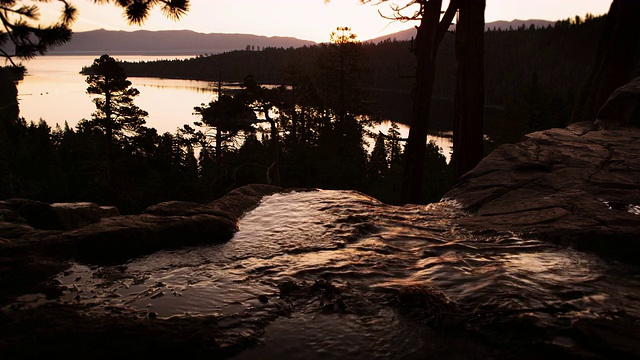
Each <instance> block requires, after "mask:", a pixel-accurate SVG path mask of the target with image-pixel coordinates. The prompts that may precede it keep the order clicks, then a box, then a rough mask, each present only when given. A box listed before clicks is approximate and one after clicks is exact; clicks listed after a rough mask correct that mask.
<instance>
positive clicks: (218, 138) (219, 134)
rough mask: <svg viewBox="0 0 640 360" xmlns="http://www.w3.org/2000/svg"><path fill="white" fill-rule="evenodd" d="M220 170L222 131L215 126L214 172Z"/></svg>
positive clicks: (217, 172)
mask: <svg viewBox="0 0 640 360" xmlns="http://www.w3.org/2000/svg"><path fill="white" fill-rule="evenodd" d="M221 172H222V132H221V131H220V127H216V174H220V173H221Z"/></svg>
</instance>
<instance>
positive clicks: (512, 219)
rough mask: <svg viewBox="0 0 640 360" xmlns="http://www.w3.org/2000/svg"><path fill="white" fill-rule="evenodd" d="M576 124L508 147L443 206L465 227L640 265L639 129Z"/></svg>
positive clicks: (448, 196)
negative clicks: (457, 211) (457, 209)
mask: <svg viewBox="0 0 640 360" xmlns="http://www.w3.org/2000/svg"><path fill="white" fill-rule="evenodd" d="M592 128H593V124H590V123H578V124H574V125H572V126H569V127H567V128H565V129H550V130H544V131H540V132H535V133H532V134H528V135H526V136H525V138H524V139H523V140H522V141H521V142H519V143H517V144H508V145H503V146H501V147H499V148H498V149H496V150H495V151H494V152H492V153H491V154H490V155H489V156H487V157H486V158H485V159H483V160H482V161H481V162H480V164H479V165H478V166H477V167H476V168H475V169H473V170H472V171H470V172H468V173H467V174H465V175H464V176H463V177H462V178H460V180H459V181H458V182H457V183H456V185H455V187H454V188H453V189H452V190H451V191H449V192H448V193H447V194H446V195H445V199H450V200H455V201H457V202H458V203H459V204H460V206H461V207H462V208H463V209H464V210H466V211H468V212H470V215H469V216H468V217H463V218H460V219H458V220H456V221H457V223H458V224H459V225H462V226H464V227H468V228H474V229H476V228H477V229H486V228H491V229H495V230H500V231H511V232H514V233H518V234H522V235H525V236H530V237H537V238H541V239H546V240H550V241H555V242H558V243H563V244H568V245H571V246H574V247H577V248H581V249H586V250H594V251H597V252H600V253H602V254H606V255H610V256H614V257H617V258H621V259H625V260H629V261H634V262H640V256H639V255H640V215H639V214H638V210H637V209H638V206H639V205H640V157H638V155H637V154H639V153H640V128H637V127H623V128H620V129H618V130H601V131H594V130H592Z"/></svg>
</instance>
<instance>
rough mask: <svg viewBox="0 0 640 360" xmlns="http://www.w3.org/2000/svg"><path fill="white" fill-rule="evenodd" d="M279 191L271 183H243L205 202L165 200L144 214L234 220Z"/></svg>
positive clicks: (149, 208) (279, 189) (280, 189)
mask: <svg viewBox="0 0 640 360" xmlns="http://www.w3.org/2000/svg"><path fill="white" fill-rule="evenodd" d="M279 191H282V188H280V187H278V186H273V185H265V184H251V185H245V186H242V187H239V188H237V189H234V190H232V191H230V192H229V193H228V194H226V195H224V196H223V197H221V198H220V199H217V200H214V201H212V202H210V203H207V204H198V203H194V202H189V201H167V202H163V203H160V204H157V205H153V206H150V207H148V208H147V209H146V210H145V214H151V215H160V216H168V215H171V216H190V215H195V214H209V215H215V216H222V217H226V218H228V219H230V220H233V221H236V220H237V219H239V218H240V217H241V216H242V215H243V214H244V213H245V212H247V211H249V210H251V209H253V208H254V207H256V206H258V204H259V203H260V199H262V197H263V196H267V195H271V194H274V193H276V192H279Z"/></svg>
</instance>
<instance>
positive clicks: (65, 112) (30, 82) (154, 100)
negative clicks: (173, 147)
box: [18, 55, 453, 159]
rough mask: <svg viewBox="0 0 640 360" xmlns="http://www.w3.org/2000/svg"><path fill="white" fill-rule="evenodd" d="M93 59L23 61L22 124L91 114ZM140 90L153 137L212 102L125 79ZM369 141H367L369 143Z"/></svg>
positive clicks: (177, 87)
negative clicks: (90, 68)
mask: <svg viewBox="0 0 640 360" xmlns="http://www.w3.org/2000/svg"><path fill="white" fill-rule="evenodd" d="M188 57H189V56H166V57H162V56H160V57H159V56H141V55H128V56H117V57H116V58H117V59H118V60H126V61H149V60H156V59H158V58H170V59H174V58H188ZM95 58H96V56H92V55H91V56H41V57H38V58H36V59H33V60H30V61H28V62H26V63H25V64H24V65H25V66H26V67H27V71H28V75H27V76H25V78H24V80H22V81H20V83H19V84H18V99H19V102H20V115H21V116H22V117H24V118H25V119H26V120H27V121H38V120H40V119H43V120H45V121H46V122H47V123H48V124H49V125H50V126H52V127H55V125H56V124H58V125H60V127H64V123H65V121H66V122H67V123H68V124H69V126H71V127H74V126H75V125H76V124H77V123H78V122H79V121H80V120H81V119H88V118H90V117H91V113H92V112H93V111H94V110H95V106H94V104H93V102H92V101H91V99H92V97H91V96H90V95H89V94H87V92H86V89H87V83H86V82H85V78H86V76H84V75H81V74H80V70H81V69H82V67H83V66H89V65H91V64H92V63H93V60H94V59H95ZM129 80H131V82H132V83H133V85H132V86H133V87H135V88H137V89H138V90H140V95H139V96H138V97H137V98H136V100H135V103H136V105H138V106H139V107H140V108H141V109H143V110H145V111H147V112H148V113H149V117H148V118H147V126H149V127H153V128H156V129H157V130H158V132H159V133H164V132H170V133H174V132H175V131H176V129H178V128H181V127H182V126H183V125H184V124H190V125H192V124H193V122H194V121H198V117H197V116H196V115H193V108H194V107H195V106H199V105H200V104H203V103H208V102H210V101H212V100H215V99H216V98H217V93H216V87H215V84H212V83H210V82H207V81H197V80H176V79H161V78H139V77H131V78H129ZM390 124H391V122H390V121H385V122H383V123H381V124H380V125H378V126H376V127H375V128H374V129H373V131H374V133H377V132H378V131H382V132H384V133H386V132H387V130H388V129H389V126H390ZM398 125H399V126H400V133H401V135H402V137H403V138H406V137H407V136H408V134H409V128H408V127H407V126H406V125H402V124H398ZM429 140H433V141H435V142H436V143H437V144H438V146H440V147H441V148H442V149H443V154H444V155H445V156H446V157H447V159H449V157H450V151H451V146H452V145H453V144H452V138H451V134H450V133H438V134H433V135H431V136H430V137H429ZM370 143H372V142H371V141H370Z"/></svg>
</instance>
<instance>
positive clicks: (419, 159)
mask: <svg viewBox="0 0 640 360" xmlns="http://www.w3.org/2000/svg"><path fill="white" fill-rule="evenodd" d="M456 10H457V0H451V1H450V2H449V7H448V8H447V11H446V12H445V14H444V16H443V17H442V21H440V15H441V12H442V0H429V1H427V2H426V3H425V4H424V12H423V14H422V18H421V19H420V26H419V27H418V34H417V35H416V39H415V48H414V54H415V56H416V60H417V61H416V62H417V66H416V85H415V88H414V90H413V99H412V100H413V109H412V114H411V123H410V126H411V128H410V130H409V139H408V141H407V151H406V153H405V154H406V160H405V171H404V179H403V184H402V199H403V201H404V202H405V203H420V202H422V201H423V199H424V196H423V194H422V185H423V182H424V157H425V153H426V149H427V133H428V131H429V117H430V112H431V97H432V95H433V83H434V80H435V73H436V55H437V53H438V46H439V45H440V43H441V42H442V39H444V35H445V34H446V32H447V30H448V29H449V25H451V21H452V20H453V17H454V16H455V14H456Z"/></svg>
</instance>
